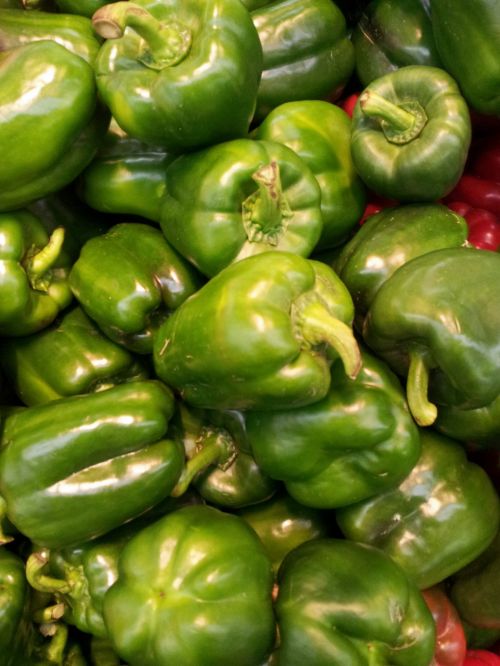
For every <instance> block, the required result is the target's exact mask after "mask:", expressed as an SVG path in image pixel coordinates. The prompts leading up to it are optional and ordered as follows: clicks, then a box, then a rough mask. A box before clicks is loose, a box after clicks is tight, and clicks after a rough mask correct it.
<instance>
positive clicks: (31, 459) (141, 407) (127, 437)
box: [0, 381, 184, 548]
mask: <svg viewBox="0 0 500 666" xmlns="http://www.w3.org/2000/svg"><path fill="white" fill-rule="evenodd" d="M173 410H174V399H173V396H172V393H171V391H169V389H168V388H167V387H166V386H164V385H163V384H161V382H155V381H150V382H133V383H130V384H121V385H120V386H115V387H114V388H111V389H109V390H107V391H102V392H100V393H93V394H88V395H83V396H73V397H70V398H62V399H60V400H54V401H52V402H50V403H47V404H45V405H37V406H35V407H26V408H24V409H21V410H18V411H16V412H14V413H12V414H10V415H9V416H8V417H7V418H6V419H5V421H4V428H3V433H2V434H3V437H2V449H1V450H0V494H1V496H2V497H3V498H4V500H5V502H6V505H7V516H8V518H9V519H10V520H11V521H12V523H13V524H14V525H15V526H16V527H17V528H18V529H19V531H20V532H22V533H23V534H24V535H25V536H26V537H28V538H29V539H31V541H32V542H33V543H35V544H39V545H41V546H47V547H49V548H52V547H53V548H57V547H62V546H65V545H70V544H74V543H78V542H80V541H85V540H86V539H90V538H93V537H96V536H98V535H100V534H103V533H105V532H107V531H109V530H111V529H113V528H114V527H117V526H118V525H120V524H122V523H123V522H125V521H126V520H129V519H130V518H133V517H135V516H136V515H138V514H139V513H141V512H143V511H144V510H146V509H147V508H149V507H151V506H153V505H154V504H156V503H157V502H159V501H160V500H162V499H163V498H164V497H166V496H167V495H169V494H170V492H171V491H172V489H173V487H174V485H175V484H176V482H177V480H178V478H179V476H180V474H181V471H182V468H183V464H184V452H183V450H182V447H181V446H180V445H179V444H177V443H176V442H174V441H172V440H169V439H166V433H167V428H168V422H169V420H170V418H171V416H172V414H173Z"/></svg>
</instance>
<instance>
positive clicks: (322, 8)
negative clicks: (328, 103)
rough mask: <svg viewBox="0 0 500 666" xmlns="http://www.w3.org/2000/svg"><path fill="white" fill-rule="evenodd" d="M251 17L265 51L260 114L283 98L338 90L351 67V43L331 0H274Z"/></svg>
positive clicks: (321, 96)
mask: <svg viewBox="0 0 500 666" xmlns="http://www.w3.org/2000/svg"><path fill="white" fill-rule="evenodd" d="M260 4H262V3H260ZM252 20H253V22H254V24H255V27H256V28H257V32H258V34H259V38H260V41H261V44H262V50H263V52H264V69H263V72H262V79H261V81H260V85H259V91H258V96H257V110H256V117H257V118H258V119H262V118H263V117H264V116H266V115H267V114H268V113H269V111H271V110H272V109H274V108H275V107H276V106H279V105H280V104H283V103H284V102H291V101H293V100H301V99H305V100H308V99H311V100H312V99H326V98H327V97H328V96H330V97H331V98H332V99H333V98H337V97H339V96H340V94H341V92H342V91H343V89H344V87H345V85H346V84H347V82H348V80H349V78H350V76H351V74H352V72H353V70H354V48H353V45H352V43H351V40H350V38H349V35H348V32H347V26H346V21H345V18H344V15H343V14H342V12H341V11H340V9H339V8H338V7H337V5H336V4H335V3H334V2H332V1H331V0H309V1H308V2H307V3H306V4H304V2H303V0H274V2H270V3H266V5H265V6H263V7H260V8H258V9H254V10H253V11H252Z"/></svg>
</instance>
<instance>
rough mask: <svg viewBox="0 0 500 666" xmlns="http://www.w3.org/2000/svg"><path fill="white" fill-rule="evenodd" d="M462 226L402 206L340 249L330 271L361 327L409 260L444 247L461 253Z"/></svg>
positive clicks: (433, 211)
mask: <svg viewBox="0 0 500 666" xmlns="http://www.w3.org/2000/svg"><path fill="white" fill-rule="evenodd" d="M467 236H468V227H467V223H466V222H465V220H464V219H463V218H462V217H461V216H460V215H457V214H456V213H454V212H453V211H451V210H449V208H447V207H446V206H443V205H441V204H425V203H421V204H406V205H399V206H391V207H389V208H385V209H383V210H381V211H380V212H378V213H375V214H374V215H371V216H370V217H369V218H368V219H367V220H366V221H365V222H364V224H363V225H362V226H361V227H360V228H359V229H358V230H357V232H356V233H355V234H354V235H353V236H352V238H351V239H350V240H349V241H348V242H347V243H346V244H345V245H344V246H343V247H342V250H341V252H340V254H339V256H338V258H337V259H336V260H335V262H334V268H335V270H336V271H337V273H338V275H339V277H340V278H341V280H342V281H343V282H344V284H345V285H346V287H347V288H348V289H349V292H350V294H351V296H352V298H353V301H354V307H355V308H356V319H355V321H356V323H357V324H358V327H361V326H362V322H363V320H364V318H365V316H366V313H367V311H368V309H369V307H370V304H371V303H372V301H373V299H374V297H375V294H376V293H377V291H378V290H379V289H380V287H381V286H382V285H383V284H384V282H386V281H387V280H388V279H389V278H390V276H391V275H392V274H393V273H394V272H395V271H396V270H397V269H398V268H399V267H400V266H403V265H404V264H406V263H407V262H408V261H410V260H411V259H413V258H415V257H418V256H420V255H422V254H426V253H427V252H432V251H433V250H438V249H441V248H446V247H465V246H466V245H467Z"/></svg>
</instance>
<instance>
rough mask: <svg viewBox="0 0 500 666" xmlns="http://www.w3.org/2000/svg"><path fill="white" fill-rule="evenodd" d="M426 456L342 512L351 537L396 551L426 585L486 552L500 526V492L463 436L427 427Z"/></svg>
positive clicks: (342, 522) (340, 517) (339, 514)
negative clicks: (397, 480)
mask: <svg viewBox="0 0 500 666" xmlns="http://www.w3.org/2000/svg"><path fill="white" fill-rule="evenodd" d="M421 439H422V455H421V457H420V460H419V461H418V463H417V464H416V465H415V467H414V468H413V469H412V471H411V472H410V474H409V475H408V477H407V478H406V479H405V480H404V481H403V482H402V483H401V484H400V485H399V487H398V488H396V489H394V490H389V491H387V492H386V493H383V494H381V495H378V496H377V497H374V498H372V499H369V500H366V501H364V502H359V503H358V504H353V505H351V506H348V507H344V508H342V509H338V510H337V522H338V524H339V526H340V528H341V530H342V531H343V533H344V535H345V537H346V538H347V539H352V540H353V541H359V542H362V543H368V544H371V545H373V546H376V547H378V548H380V549H382V550H384V551H385V552H386V553H387V554H388V555H390V556H391V557H392V558H393V559H394V560H395V561H396V562H397V563H398V564H399V565H400V566H401V567H402V568H403V569H404V570H405V571H406V572H407V573H408V575H409V576H410V577H411V578H413V579H414V580H415V581H416V583H417V585H418V586H419V587H420V588H421V589H424V588H427V587H431V586H432V585H434V584H436V583H439V582H441V581H443V580H445V578H447V577H448V576H451V575H452V574H454V573H456V572H457V571H459V570H460V569H462V568H463V567H464V566H465V565H466V564H469V562H472V561H473V560H474V559H475V558H476V557H478V555H479V554H480V553H482V552H483V551H484V550H485V549H486V548H487V547H488V545H489V544H490V543H491V541H492V540H493V539H494V537H495V534H496V532H497V530H498V525H499V519H500V511H499V506H500V503H499V498H498V495H497V493H496V492H495V489H494V487H493V484H492V483H491V481H490V479H489V477H488V475H487V474H486V472H485V471H484V470H483V469H482V468H481V467H479V466H478V465H476V464H474V463H471V462H470V461H469V460H468V459H467V457H466V454H465V452H464V449H463V447H462V446H461V445H460V444H458V443H457V442H455V441H453V440H451V439H448V438H447V437H444V436H443V435H439V434H437V433H433V432H432V431H431V430H421Z"/></svg>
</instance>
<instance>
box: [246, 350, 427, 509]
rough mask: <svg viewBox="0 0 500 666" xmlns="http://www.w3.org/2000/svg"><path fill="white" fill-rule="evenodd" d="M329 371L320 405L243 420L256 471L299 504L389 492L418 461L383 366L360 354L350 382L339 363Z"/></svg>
mask: <svg viewBox="0 0 500 666" xmlns="http://www.w3.org/2000/svg"><path fill="white" fill-rule="evenodd" d="M331 373H332V381H331V384H330V390H329V391H328V393H327V395H326V397H325V398H323V400H320V401H318V402H315V403H314V404H312V405H307V406H305V407H301V408H295V409H291V410H273V411H265V412H257V411H251V412H248V413H247V414H246V416H245V424H246V430H247V436H248V440H249V442H250V445H251V447H252V451H253V454H254V456H255V459H256V461H257V464H258V465H259V467H261V468H262V470H263V471H264V472H266V473H267V474H269V476H270V477H271V478H274V479H279V480H281V481H283V482H284V484H285V487H286V489H287V491H288V493H289V494H290V495H291V496H292V497H293V498H294V499H296V500H297V501H298V502H300V503H301V504H304V505H305V506H310V507H315V508H321V509H332V508H335V507H339V506H345V505H348V504H353V503H355V502H358V501H360V500H362V499H366V498H368V497H372V496H374V495H378V494H380V493H382V492H384V491H386V490H388V489H390V488H394V487H395V486H397V485H398V484H399V483H400V482H401V481H402V480H403V479H404V478H405V477H406V475H407V474H408V473H409V472H410V470H411V469H412V467H413V466H414V465H415V464H416V462H417V460H418V458H419V456H420V438H419V435H418V430H417V427H416V425H415V423H414V422H413V419H412V417H411V415H410V413H409V412H408V409H407V407H406V403H405V398H404V393H403V391H402V389H401V385H400V383H399V381H398V379H397V377H396V376H395V375H394V374H393V373H392V372H391V371H390V369H389V368H388V366H386V365H385V364H384V363H383V362H381V361H379V360H378V359H376V358H375V357H374V356H372V355H371V354H368V353H367V352H363V354H362V367H361V370H360V372H359V374H358V376H357V377H356V379H349V378H348V377H346V376H345V373H344V371H343V368H342V365H341V364H340V362H339V361H337V362H336V363H334V364H333V365H332V368H331Z"/></svg>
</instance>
